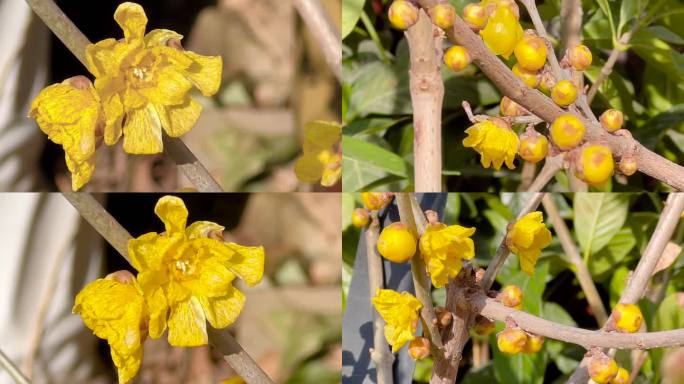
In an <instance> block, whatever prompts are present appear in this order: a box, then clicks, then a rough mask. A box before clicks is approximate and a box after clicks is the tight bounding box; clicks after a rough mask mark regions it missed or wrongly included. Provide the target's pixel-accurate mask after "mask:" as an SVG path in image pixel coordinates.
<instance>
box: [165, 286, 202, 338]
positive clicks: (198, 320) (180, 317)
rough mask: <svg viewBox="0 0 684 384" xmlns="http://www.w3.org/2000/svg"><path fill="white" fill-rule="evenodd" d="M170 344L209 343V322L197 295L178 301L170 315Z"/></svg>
mask: <svg viewBox="0 0 684 384" xmlns="http://www.w3.org/2000/svg"><path fill="white" fill-rule="evenodd" d="M168 325H169V344H171V345H173V346H175V347H197V346H200V345H205V344H207V340H208V339H207V324H206V317H205V315H204V311H203V310H202V305H201V304H200V302H199V300H198V299H197V298H196V297H192V298H190V299H189V300H187V301H185V302H181V303H178V304H176V305H174V306H173V307H172V308H171V314H170V316H169V321H168Z"/></svg>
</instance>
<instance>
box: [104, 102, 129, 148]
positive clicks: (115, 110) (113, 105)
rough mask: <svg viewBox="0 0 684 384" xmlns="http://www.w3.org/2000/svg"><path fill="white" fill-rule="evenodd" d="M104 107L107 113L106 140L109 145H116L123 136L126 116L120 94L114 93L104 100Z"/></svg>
mask: <svg viewBox="0 0 684 384" xmlns="http://www.w3.org/2000/svg"><path fill="white" fill-rule="evenodd" d="M102 108H103V110H104V114H105V121H106V124H105V131H104V142H105V144H107V145H114V144H116V142H117V141H119V138H120V137H121V133H122V132H123V131H122V127H121V124H122V123H123V116H124V109H123V103H122V102H121V96H119V94H116V93H115V94H112V95H111V97H109V98H108V99H106V100H103V103H102Z"/></svg>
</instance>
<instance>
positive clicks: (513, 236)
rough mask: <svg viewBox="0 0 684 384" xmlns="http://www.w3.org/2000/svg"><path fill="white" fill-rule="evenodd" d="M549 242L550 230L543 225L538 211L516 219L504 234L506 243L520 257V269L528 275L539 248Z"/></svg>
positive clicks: (547, 244)
mask: <svg viewBox="0 0 684 384" xmlns="http://www.w3.org/2000/svg"><path fill="white" fill-rule="evenodd" d="M549 244H551V231H549V230H548V229H547V228H546V225H544V217H543V216H542V213H541V212H539V211H534V212H530V213H528V214H527V215H525V216H523V217H522V218H521V219H520V220H518V221H516V222H515V224H513V226H512V227H511V229H510V230H509V231H508V235H507V236H506V245H508V248H509V249H510V250H511V252H513V253H515V254H516V255H518V258H519V259H520V269H521V270H523V271H524V272H525V273H527V274H528V275H530V276H532V275H533V274H534V266H535V264H537V259H539V255H540V254H541V250H542V249H543V248H546V247H548V246H549Z"/></svg>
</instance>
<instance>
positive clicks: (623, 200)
mask: <svg viewBox="0 0 684 384" xmlns="http://www.w3.org/2000/svg"><path fill="white" fill-rule="evenodd" d="M573 208H574V210H575V218H574V227H575V233H576V234H577V240H578V241H579V243H580V248H581V249H582V253H583V254H584V256H585V258H586V257H588V256H589V255H592V254H594V253H596V252H598V251H600V250H601V249H602V248H603V247H604V246H606V244H608V242H609V241H610V239H612V238H613V236H615V234H617V233H618V231H619V230H620V228H622V225H623V224H624V223H625V219H626V218H627V212H628V210H629V195H628V194H622V193H586V192H585V193H575V197H574V199H573Z"/></svg>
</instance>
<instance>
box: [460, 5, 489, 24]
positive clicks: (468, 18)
mask: <svg viewBox="0 0 684 384" xmlns="http://www.w3.org/2000/svg"><path fill="white" fill-rule="evenodd" d="M463 20H464V21H465V22H466V24H468V26H469V27H470V28H472V29H475V30H479V29H482V28H484V27H485V25H486V24H487V12H486V11H485V8H484V7H483V6H482V5H481V4H480V3H470V4H468V5H466V6H465V8H463Z"/></svg>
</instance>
